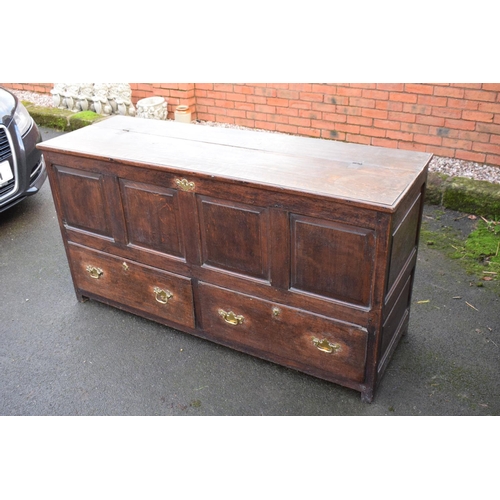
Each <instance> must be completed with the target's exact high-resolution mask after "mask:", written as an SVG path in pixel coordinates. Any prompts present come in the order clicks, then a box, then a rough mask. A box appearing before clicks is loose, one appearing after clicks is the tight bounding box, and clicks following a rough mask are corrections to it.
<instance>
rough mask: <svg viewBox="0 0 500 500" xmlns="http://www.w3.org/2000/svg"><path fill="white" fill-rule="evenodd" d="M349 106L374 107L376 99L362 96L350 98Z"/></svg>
mask: <svg viewBox="0 0 500 500" xmlns="http://www.w3.org/2000/svg"><path fill="white" fill-rule="evenodd" d="M349 106H358V107H360V108H374V107H375V99H364V98H362V97H351V98H349Z"/></svg>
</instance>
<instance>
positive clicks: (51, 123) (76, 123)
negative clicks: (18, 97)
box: [23, 101, 103, 132]
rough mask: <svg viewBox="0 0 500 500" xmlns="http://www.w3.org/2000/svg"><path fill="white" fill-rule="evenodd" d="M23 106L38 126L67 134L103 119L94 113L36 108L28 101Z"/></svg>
mask: <svg viewBox="0 0 500 500" xmlns="http://www.w3.org/2000/svg"><path fill="white" fill-rule="evenodd" d="M23 104H24V105H25V106H26V109H27V110H28V112H29V114H30V115H31V117H32V118H33V120H35V123H36V124H37V125H38V126H41V127H48V128H53V129H55V130H61V131H65V132H69V131H71V130H76V129H78V128H82V127H86V126H87V125H91V124H92V123H94V122H96V121H99V120H101V119H102V118H103V116H102V115H99V114H97V113H94V112H93V111H80V112H79V113H75V112H74V111H70V110H68V109H59V108H44V107H40V106H34V105H33V104H31V103H30V102H27V101H23Z"/></svg>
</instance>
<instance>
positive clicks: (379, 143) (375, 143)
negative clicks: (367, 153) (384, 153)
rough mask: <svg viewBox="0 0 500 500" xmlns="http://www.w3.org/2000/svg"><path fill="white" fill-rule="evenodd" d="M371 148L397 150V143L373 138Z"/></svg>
mask: <svg viewBox="0 0 500 500" xmlns="http://www.w3.org/2000/svg"><path fill="white" fill-rule="evenodd" d="M372 146H379V147H382V148H393V149H397V148H398V141H394V140H392V139H381V138H380V137H374V138H373V139H372Z"/></svg>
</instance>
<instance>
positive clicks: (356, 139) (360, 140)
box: [346, 134, 372, 145]
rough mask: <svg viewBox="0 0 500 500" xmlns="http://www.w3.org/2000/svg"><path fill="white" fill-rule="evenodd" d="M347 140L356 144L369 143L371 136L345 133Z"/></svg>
mask: <svg viewBox="0 0 500 500" xmlns="http://www.w3.org/2000/svg"><path fill="white" fill-rule="evenodd" d="M346 140H347V142H354V143H357V144H366V145H369V144H371V142H372V139H371V137H366V136H364V135H355V134H346Z"/></svg>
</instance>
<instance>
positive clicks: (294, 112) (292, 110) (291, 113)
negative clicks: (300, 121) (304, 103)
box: [279, 108, 299, 116]
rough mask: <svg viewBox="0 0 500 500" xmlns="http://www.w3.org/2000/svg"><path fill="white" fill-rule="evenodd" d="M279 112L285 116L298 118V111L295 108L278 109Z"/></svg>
mask: <svg viewBox="0 0 500 500" xmlns="http://www.w3.org/2000/svg"><path fill="white" fill-rule="evenodd" d="M279 112H280V114H282V115H285V116H299V110H298V109H296V108H279Z"/></svg>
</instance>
